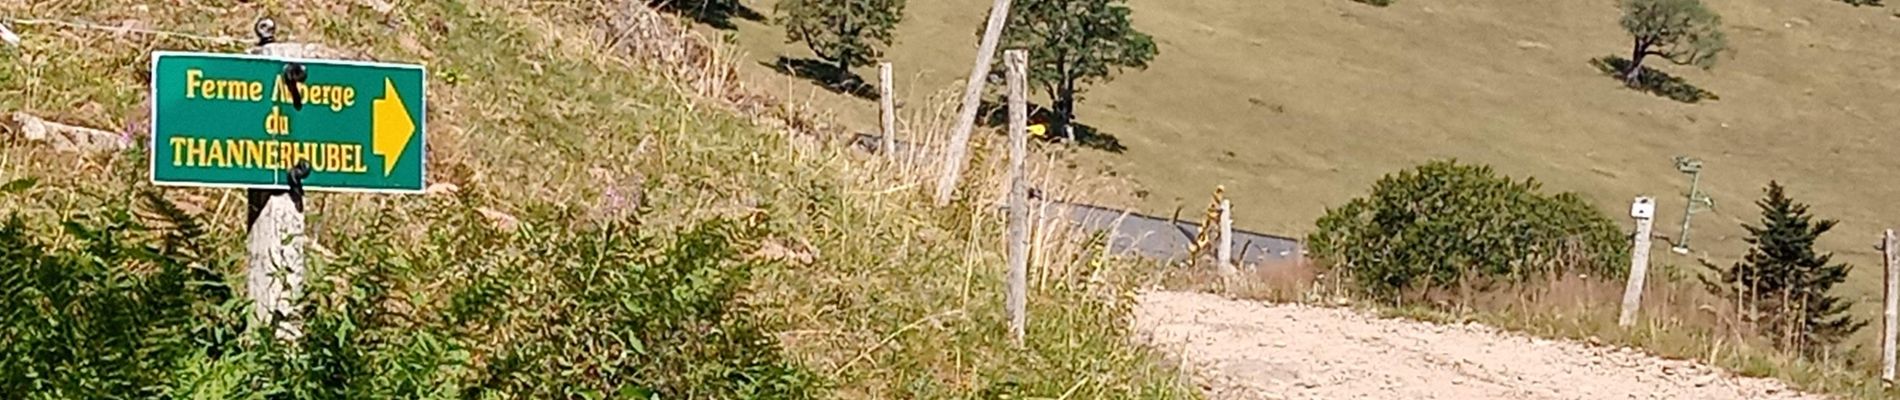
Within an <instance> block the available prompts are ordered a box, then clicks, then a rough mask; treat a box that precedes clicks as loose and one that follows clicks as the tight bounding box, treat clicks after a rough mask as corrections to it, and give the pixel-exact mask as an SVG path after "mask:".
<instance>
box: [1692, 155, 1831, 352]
mask: <svg viewBox="0 0 1900 400" xmlns="http://www.w3.org/2000/svg"><path fill="white" fill-rule="evenodd" d="M1755 204H1756V205H1757V206H1760V207H1761V211H1762V212H1761V215H1762V220H1761V225H1759V226H1750V225H1746V224H1744V225H1742V227H1743V228H1745V229H1747V230H1748V234H1749V238H1748V239H1747V240H1748V243H1749V244H1750V245H1752V246H1753V247H1751V248H1749V249H1748V254H1747V255H1746V256H1745V257H1744V258H1743V260H1742V261H1741V262H1737V263H1735V264H1734V265H1732V266H1730V267H1728V268H1726V269H1721V268H1718V271H1717V272H1718V273H1717V276H1716V277H1715V279H1714V280H1710V279H1708V278H1706V277H1705V278H1703V284H1704V285H1705V286H1707V287H1708V289H1709V291H1710V292H1712V293H1714V294H1716V295H1717V296H1722V297H1725V298H1728V299H1730V300H1732V301H1734V302H1735V303H1736V304H1738V305H1739V306H1740V307H1741V308H1742V309H1743V310H1744V312H1745V313H1746V315H1744V318H1746V319H1749V320H1752V321H1753V322H1754V323H1755V324H1756V325H1755V326H1756V329H1757V330H1759V331H1760V332H1761V334H1762V335H1764V336H1767V337H1768V338H1770V339H1772V340H1774V342H1775V345H1776V346H1778V347H1780V348H1781V349H1782V350H1786V351H1795V352H1799V353H1801V354H1803V355H1808V356H1813V355H1818V354H1821V353H1822V352H1823V351H1825V350H1826V349H1827V348H1828V347H1830V346H1832V345H1834V344H1837V343H1840V341H1841V339H1844V338H1846V337H1847V336H1848V335H1851V334H1853V333H1854V332H1855V331H1858V330H1860V328H1862V327H1865V326H1866V325H1867V321H1865V320H1856V319H1854V318H1852V316H1849V315H1846V313H1847V308H1848V306H1849V303H1848V302H1846V301H1844V300H1842V299H1841V298H1840V297H1837V296H1833V295H1830V294H1829V291H1831V290H1833V288H1834V285H1835V284H1838V283H1841V282H1842V281H1845V280H1846V279H1847V273H1848V272H1849V271H1852V270H1853V266H1850V265H1847V264H1830V263H1829V262H1830V259H1832V258H1833V254H1821V253H1816V252H1815V251H1814V241H1815V239H1817V238H1819V237H1820V236H1821V234H1823V233H1827V232H1828V231H1829V230H1832V229H1834V224H1835V223H1836V222H1837V221H1834V220H1825V219H1824V220H1818V221H1817V220H1814V217H1813V216H1811V215H1808V206H1807V205H1806V204H1801V203H1796V202H1795V201H1794V200H1793V199H1790V198H1788V196H1787V194H1786V193H1784V192H1783V188H1782V186H1781V185H1780V184H1779V183H1776V182H1769V183H1768V189H1767V197H1765V198H1763V199H1761V200H1759V201H1756V202H1755Z"/></svg>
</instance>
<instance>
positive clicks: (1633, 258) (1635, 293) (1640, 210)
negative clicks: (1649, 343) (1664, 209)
mask: <svg viewBox="0 0 1900 400" xmlns="http://www.w3.org/2000/svg"><path fill="white" fill-rule="evenodd" d="M1630 217H1632V218H1636V236H1635V237H1634V241H1635V245H1634V247H1631V248H1630V276H1629V285H1628V286H1625V287H1624V288H1623V314H1622V316H1619V317H1617V318H1616V324H1617V325H1618V326H1622V327H1624V328H1628V327H1631V326H1634V325H1636V312H1637V311H1638V310H1639V309H1640V308H1642V305H1643V284H1644V281H1646V280H1647V279H1648V278H1649V237H1650V230H1651V229H1653V228H1654V227H1655V218H1656V199H1654V198H1650V197H1648V196H1643V197H1637V198H1636V201H1635V202H1632V203H1630Z"/></svg>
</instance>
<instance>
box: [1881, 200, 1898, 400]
mask: <svg viewBox="0 0 1900 400" xmlns="http://www.w3.org/2000/svg"><path fill="white" fill-rule="evenodd" d="M1881 239H1882V240H1881V241H1880V251H1881V254H1882V255H1884V256H1885V257H1881V258H1882V259H1884V260H1886V267H1887V268H1886V269H1887V279H1886V282H1885V283H1886V284H1885V285H1884V286H1885V290H1883V291H1884V292H1886V298H1885V301H1886V307H1885V308H1886V312H1885V314H1886V315H1885V316H1886V323H1885V325H1886V326H1885V327H1884V328H1885V329H1882V333H1881V339H1880V381H1881V383H1882V384H1883V385H1886V386H1888V387H1891V386H1893V374H1894V355H1895V354H1894V353H1895V350H1896V344H1895V340H1900V239H1895V238H1894V236H1893V230H1892V229H1888V230H1887V232H1886V234H1885V235H1882V236H1881Z"/></svg>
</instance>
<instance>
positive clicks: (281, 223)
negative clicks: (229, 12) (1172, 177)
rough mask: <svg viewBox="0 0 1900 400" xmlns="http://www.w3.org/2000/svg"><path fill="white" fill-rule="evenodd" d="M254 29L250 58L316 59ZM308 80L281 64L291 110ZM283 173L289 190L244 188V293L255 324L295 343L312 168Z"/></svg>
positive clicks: (299, 104)
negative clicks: (305, 191) (307, 184)
mask: <svg viewBox="0 0 1900 400" xmlns="http://www.w3.org/2000/svg"><path fill="white" fill-rule="evenodd" d="M252 29H253V31H254V32H255V33H256V34H257V38H258V43H257V44H258V47H255V48H252V49H251V50H250V51H249V52H250V53H251V54H258V55H265V56H272V57H290V58H314V57H318V56H319V55H316V54H309V52H307V51H304V49H305V48H304V47H299V46H283V45H280V44H278V43H275V42H276V33H277V24H276V23H275V22H272V21H271V20H270V19H260V20H258V21H257V24H256V25H255V26H254V27H253V28H252ZM306 78H307V72H306V71H305V70H304V67H303V66H302V65H301V64H298V63H294V62H293V63H287V64H285V65H284V71H283V73H282V74H281V75H280V76H279V78H278V79H280V80H282V81H283V83H284V89H285V90H288V91H289V92H290V93H289V95H290V96H289V97H290V98H291V99H292V103H293V104H292V106H293V107H294V108H296V109H298V110H301V109H303V98H304V95H303V91H302V86H303V84H304V81H305V79H306ZM293 157H294V156H293ZM284 172H285V174H286V175H287V176H286V178H288V179H287V180H288V181H289V183H290V187H289V189H288V190H283V189H246V190H245V199H246V200H247V202H248V203H249V205H250V208H249V211H250V212H249V213H248V214H247V215H246V216H247V217H248V219H247V220H246V221H245V223H246V224H247V225H248V226H249V227H250V232H249V234H248V236H247V237H246V245H245V253H246V257H245V275H246V277H245V278H246V279H245V290H246V292H247V293H248V294H250V296H251V301H252V302H253V303H252V307H251V311H252V316H253V317H254V318H256V319H255V320H256V321H259V322H263V323H267V324H270V326H271V327H272V334H273V335H275V336H276V337H277V338H278V339H280V340H284V341H291V342H294V341H296V340H297V339H298V338H300V337H302V336H303V319H302V318H301V316H300V315H299V314H298V313H297V310H296V308H295V305H294V304H291V301H292V300H294V299H296V298H297V297H300V296H302V295H303V278H304V254H303V253H304V248H305V247H306V245H308V243H309V240H310V239H309V238H308V237H306V236H304V212H303V200H304V196H303V183H302V181H303V180H304V179H305V178H308V177H309V176H310V166H309V164H308V163H307V162H305V161H303V160H299V161H298V162H297V163H296V165H295V166H294V167H290V168H285V171H284Z"/></svg>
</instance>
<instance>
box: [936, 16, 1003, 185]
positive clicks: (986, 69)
mask: <svg viewBox="0 0 1900 400" xmlns="http://www.w3.org/2000/svg"><path fill="white" fill-rule="evenodd" d="M1008 20H1009V0H996V3H995V4H992V5H990V20H989V25H986V26H984V27H983V40H982V42H981V43H979V44H978V45H977V46H976V64H973V65H971V66H970V79H969V81H968V82H966V83H965V84H964V88H963V109H962V112H961V113H959V114H958V115H957V125H956V128H955V129H952V130H951V131H950V143H948V145H949V146H950V147H949V148H948V149H945V150H946V151H944V158H943V175H942V176H939V177H938V178H937V205H938V206H943V205H948V204H950V196H951V195H952V194H955V193H956V190H957V179H958V178H959V176H960V175H962V174H963V163H964V162H965V161H968V160H966V159H965V157H964V153H965V152H967V151H969V147H970V130H971V129H974V128H975V124H976V111H977V109H978V108H980V107H981V106H982V105H983V98H982V95H983V82H984V80H985V78H987V77H989V75H990V62H991V61H992V60H994V59H995V57H996V41H997V40H998V39H999V38H1000V37H1001V36H1002V35H1003V24H1004V23H1005V22H1007V21H1008Z"/></svg>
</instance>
